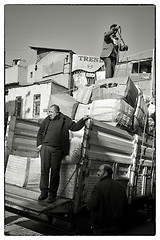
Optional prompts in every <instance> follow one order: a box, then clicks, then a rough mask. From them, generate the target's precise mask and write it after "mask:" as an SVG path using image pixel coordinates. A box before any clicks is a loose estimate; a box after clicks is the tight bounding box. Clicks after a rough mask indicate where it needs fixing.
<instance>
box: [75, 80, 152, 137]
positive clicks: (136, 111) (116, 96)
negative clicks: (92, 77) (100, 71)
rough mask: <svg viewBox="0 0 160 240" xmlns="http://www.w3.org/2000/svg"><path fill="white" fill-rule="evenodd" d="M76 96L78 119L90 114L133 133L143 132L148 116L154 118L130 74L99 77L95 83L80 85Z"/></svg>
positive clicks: (76, 117) (93, 117)
mask: <svg viewBox="0 0 160 240" xmlns="http://www.w3.org/2000/svg"><path fill="white" fill-rule="evenodd" d="M73 95H74V97H75V100H76V102H77V103H78V107H77V109H76V112H75V118H74V119H75V120H76V121H77V120H79V119H80V118H81V117H83V116H84V115H89V116H90V117H91V118H92V119H95V120H98V121H101V122H105V123H108V124H111V125H114V126H117V127H123V128H125V129H126V130H127V131H130V132H136V131H138V132H143V129H144V127H145V125H146V123H148V119H150V122H151V120H152V119H151V118H148V117H149V116H148V108H147V104H146V101H145V98H144V96H143V92H142V91H141V90H140V89H139V87H138V86H136V85H135V84H134V83H133V82H132V80H131V79H130V78H129V77H125V78H119V77H117V78H108V79H103V80H97V82H96V83H95V84H94V85H92V86H89V87H87V86H81V87H79V89H78V90H77V91H76V94H75V93H74V94H73ZM151 124H152V125H153V122H151ZM140 129H141V130H140Z"/></svg>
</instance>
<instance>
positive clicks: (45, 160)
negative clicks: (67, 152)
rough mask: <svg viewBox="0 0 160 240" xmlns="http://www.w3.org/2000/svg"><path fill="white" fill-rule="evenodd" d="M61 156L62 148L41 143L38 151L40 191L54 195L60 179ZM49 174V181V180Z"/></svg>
mask: <svg viewBox="0 0 160 240" xmlns="http://www.w3.org/2000/svg"><path fill="white" fill-rule="evenodd" d="M62 156H63V150H62V148H56V147H50V146H45V145H42V148H41V151H40V157H41V179H40V190H41V192H44V193H45V192H48V191H49V194H50V195H51V196H53V197H56V195H57V190H58V186H59V180H60V173H59V172H60V166H61V161H62ZM50 169H51V172H50ZM49 176H50V181H49Z"/></svg>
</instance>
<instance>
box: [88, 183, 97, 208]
mask: <svg viewBox="0 0 160 240" xmlns="http://www.w3.org/2000/svg"><path fill="white" fill-rule="evenodd" d="M87 207H88V209H89V210H95V209H96V208H98V207H99V191H98V188H97V186H94V188H93V190H92V193H91V197H90V199H89V201H88V202H87Z"/></svg>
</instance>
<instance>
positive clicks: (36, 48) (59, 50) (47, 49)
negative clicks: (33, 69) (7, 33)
mask: <svg viewBox="0 0 160 240" xmlns="http://www.w3.org/2000/svg"><path fill="white" fill-rule="evenodd" d="M29 47H30V48H31V49H33V50H44V51H57V52H71V53H75V52H73V51H72V50H69V49H59V48H46V47H33V46H29Z"/></svg>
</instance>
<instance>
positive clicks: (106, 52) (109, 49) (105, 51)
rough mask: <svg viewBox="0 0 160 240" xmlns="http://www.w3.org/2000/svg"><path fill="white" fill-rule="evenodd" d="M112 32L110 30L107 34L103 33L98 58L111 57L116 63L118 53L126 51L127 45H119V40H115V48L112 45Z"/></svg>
mask: <svg viewBox="0 0 160 240" xmlns="http://www.w3.org/2000/svg"><path fill="white" fill-rule="evenodd" d="M112 34H113V31H112V30H110V31H108V32H105V33H104V41H103V46H102V52H101V55H100V58H101V59H103V58H106V57H109V56H112V57H113V58H115V59H116V60H117V61H118V58H119V51H127V50H128V46H127V45H121V43H120V41H119V39H118V40H117V48H116V47H115V45H114V42H113V37H112Z"/></svg>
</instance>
